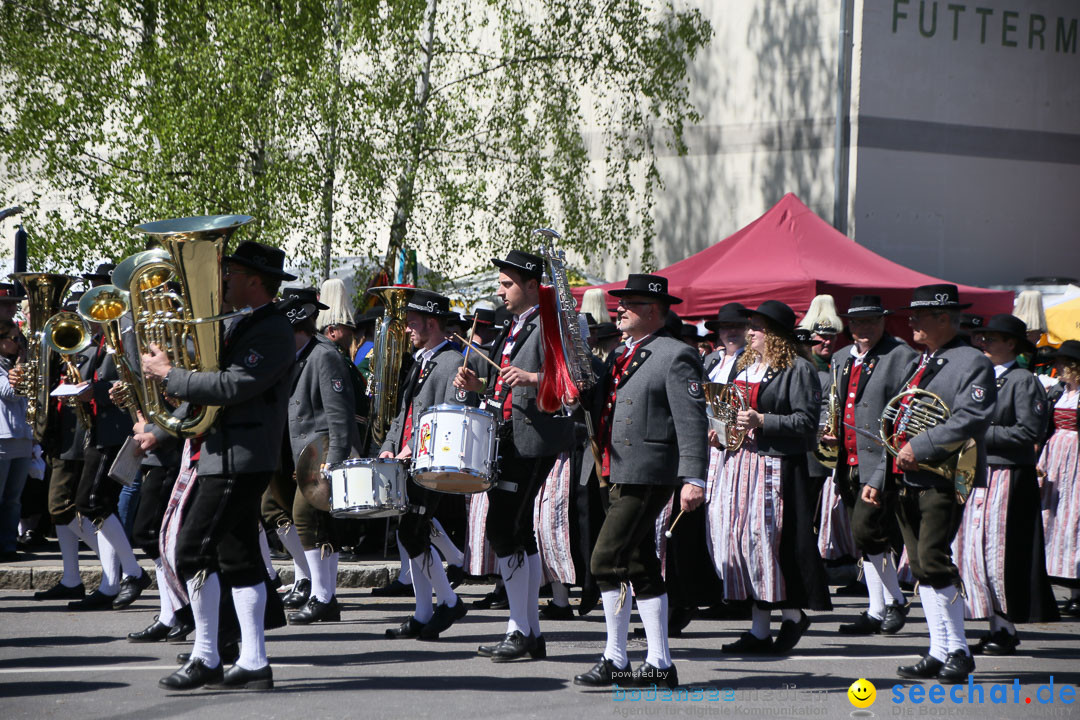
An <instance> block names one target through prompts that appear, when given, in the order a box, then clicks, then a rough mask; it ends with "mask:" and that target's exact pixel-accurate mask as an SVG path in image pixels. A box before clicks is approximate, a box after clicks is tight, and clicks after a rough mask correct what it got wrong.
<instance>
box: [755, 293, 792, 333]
mask: <svg viewBox="0 0 1080 720" xmlns="http://www.w3.org/2000/svg"><path fill="white" fill-rule="evenodd" d="M750 314H751V315H760V316H762V317H764V318H768V319H769V320H770V321H772V323H773V325H774V326H776V327H777V328H778V329H780V330H781V331H783V333H784V334H785V335H788V336H789V337H794V336H795V311H794V310H792V309H791V308H790V307H788V306H787V305H785V304H784V303H782V302H780V301H779V300H766V301H765V302H763V303H761V304H760V305H758V309H757V310H751V311H750Z"/></svg>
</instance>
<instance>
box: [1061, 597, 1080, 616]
mask: <svg viewBox="0 0 1080 720" xmlns="http://www.w3.org/2000/svg"><path fill="white" fill-rule="evenodd" d="M1061 614H1062V615H1072V616H1073V617H1080V598H1072V599H1071V600H1069V602H1067V603H1065V607H1063V608H1061Z"/></svg>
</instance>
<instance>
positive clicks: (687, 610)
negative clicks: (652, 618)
mask: <svg viewBox="0 0 1080 720" xmlns="http://www.w3.org/2000/svg"><path fill="white" fill-rule="evenodd" d="M696 615H697V608H692V607H675V608H672V609H671V611H670V612H669V613H668V637H682V631H683V630H685V629H686V626H687V625H689V624H690V621H691V620H693V619H694V617H695V616H696ZM650 667H652V666H651V665H650Z"/></svg>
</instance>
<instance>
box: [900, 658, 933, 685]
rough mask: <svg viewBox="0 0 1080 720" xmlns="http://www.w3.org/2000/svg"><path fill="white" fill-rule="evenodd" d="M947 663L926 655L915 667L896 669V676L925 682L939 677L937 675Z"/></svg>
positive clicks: (906, 666) (907, 666) (902, 666)
mask: <svg viewBox="0 0 1080 720" xmlns="http://www.w3.org/2000/svg"><path fill="white" fill-rule="evenodd" d="M944 665H945V663H943V662H941V661H940V660H938V659H937V658H936V657H934V656H932V655H926V656H924V657H923V659H922V660H920V661H919V662H917V663H915V664H914V665H901V666H900V667H898V668H896V674H897V675H899V676H900V677H902V678H911V679H912V680H925V679H927V678H932V677H937V674H938V673H939V672H941V668H942V667H944Z"/></svg>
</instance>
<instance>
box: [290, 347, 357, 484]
mask: <svg viewBox="0 0 1080 720" xmlns="http://www.w3.org/2000/svg"><path fill="white" fill-rule="evenodd" d="M291 378H292V381H291V386H290V387H291V392H290V394H289V446H290V450H292V458H293V464H294V465H295V464H296V462H297V461H298V460H299V459H300V453H302V452H303V451H304V448H305V447H307V446H308V444H309V443H310V442H311V441H313V440H315V439H316V438H319V437H327V438H329V440H330V447H329V449H328V450H327V451H326V462H327V463H328V464H331V465H333V464H337V463H340V462H342V461H343V460H346V459H348V458H349V457H350V455H352V453H353V452H354V451H355V452H357V453H358V454H359V452H360V433H359V431H358V430H357V428H356V421H355V415H356V410H355V408H356V403H355V400H354V398H353V388H352V381H351V380H350V379H349V369H348V368H347V367H345V359H344V357H343V356H342V355H341V353H340V352H338V350H337V347H336V346H335V345H334V343H333V342H331V341H330V340H328V339H326V338H325V337H323V336H322V335H315V336H314V337H312V338H311V342H309V343H308V344H307V346H306V347H304V349H303V350H301V351H300V355H299V356H298V357H297V358H296V364H295V365H293V368H292V374H291Z"/></svg>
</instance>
